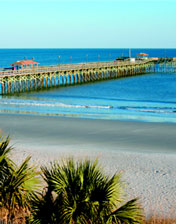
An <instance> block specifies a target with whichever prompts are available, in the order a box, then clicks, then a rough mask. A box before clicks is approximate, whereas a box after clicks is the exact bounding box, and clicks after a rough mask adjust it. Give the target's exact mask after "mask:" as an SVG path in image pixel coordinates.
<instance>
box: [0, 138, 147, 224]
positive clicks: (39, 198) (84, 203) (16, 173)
mask: <svg viewBox="0 0 176 224" xmlns="http://www.w3.org/2000/svg"><path fill="white" fill-rule="evenodd" d="M8 145H9V138H8V137H7V138H0V176H1V179H0V209H1V214H2V211H3V214H5V215H4V216H3V217H2V216H1V217H0V218H1V219H3V220H5V221H6V223H7V222H8V221H10V222H11V223H24V219H23V222H22V221H20V220H19V219H17V217H18V216H19V214H22V216H23V217H24V216H27V217H28V218H27V219H26V220H27V221H26V223H33V224H55V223H57V224H60V223H62V224H115V223H118V224H135V223H142V222H143V221H142V220H143V210H142V209H141V208H140V207H139V205H138V203H137V199H133V200H131V201H128V202H126V203H125V204H123V203H122V202H123V200H122V190H123V185H122V182H121V180H120V179H121V177H120V175H119V174H115V175H113V176H112V177H111V176H108V175H105V174H104V173H103V172H102V170H101V168H100V167H99V166H98V164H97V161H95V162H91V161H89V160H85V161H83V162H80V161H79V162H74V161H73V160H72V159H69V160H68V161H66V162H63V163H62V165H60V164H59V163H58V162H54V163H51V164H50V166H49V167H46V166H45V167H42V168H41V171H42V172H41V175H42V178H43V180H42V183H43V185H44V188H43V189H42V190H41V191H39V188H38V187H39V175H38V174H39V173H38V172H37V171H36V167H32V166H30V165H29V160H30V157H27V158H26V159H25V161H24V162H23V163H22V164H21V165H20V166H19V167H17V165H16V164H15V163H14V162H12V161H11V160H10V159H9V153H10V152H11V150H12V148H11V147H9V146H8Z"/></svg>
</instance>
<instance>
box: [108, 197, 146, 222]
mask: <svg viewBox="0 0 176 224" xmlns="http://www.w3.org/2000/svg"><path fill="white" fill-rule="evenodd" d="M143 218H144V216H143V209H141V207H140V206H139V204H138V199H137V198H136V199H132V200H130V201H128V202H127V203H126V204H124V205H123V206H121V207H120V208H118V209H117V210H115V211H114V212H112V213H111V214H110V215H109V216H108V217H107V221H106V222H107V223H120V224H121V223H125V224H137V223H143ZM109 221H110V222H109Z"/></svg>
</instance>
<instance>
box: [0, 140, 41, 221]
mask: <svg viewBox="0 0 176 224" xmlns="http://www.w3.org/2000/svg"><path fill="white" fill-rule="evenodd" d="M8 144H9V138H8V137H7V138H6V139H5V138H1V143H0V170H1V171H0V175H1V179H0V209H3V210H5V211H6V217H5V219H6V222H10V221H11V222H14V220H15V216H16V214H18V213H19V212H21V211H27V210H28V209H29V207H30V204H29V201H30V200H29V199H30V197H31V195H32V194H33V192H34V191H35V190H37V189H38V186H39V182H38V177H37V175H38V172H36V168H35V167H32V166H29V160H30V157H27V158H26V159H25V160H24V162H22V164H21V165H20V166H19V167H17V165H16V164H15V163H13V162H12V161H11V160H10V159H9V158H8V154H9V152H10V151H11V150H12V148H11V147H8Z"/></svg>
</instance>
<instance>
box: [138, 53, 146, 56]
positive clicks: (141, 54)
mask: <svg viewBox="0 0 176 224" xmlns="http://www.w3.org/2000/svg"><path fill="white" fill-rule="evenodd" d="M138 56H148V54H146V53H139V54H138Z"/></svg>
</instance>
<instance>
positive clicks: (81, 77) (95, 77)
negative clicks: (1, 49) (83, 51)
mask: <svg viewBox="0 0 176 224" xmlns="http://www.w3.org/2000/svg"><path fill="white" fill-rule="evenodd" d="M151 72H176V62H175V61H173V62H169V63H156V62H155V61H154V60H153V59H152V58H151V59H147V60H143V61H140V60H139V61H135V62H116V61H110V62H109V61H108V62H96V63H78V64H65V65H61V64H60V65H55V66H54V65H53V66H37V67H35V68H34V67H33V68H23V69H20V70H13V71H12V70H10V71H0V95H13V94H15V93H22V92H31V91H39V90H43V89H48V88H52V87H55V88H58V87H60V86H69V85H77V84H83V83H90V82H94V81H100V80H109V79H117V78H121V77H127V76H135V75H140V74H146V73H151Z"/></svg>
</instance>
